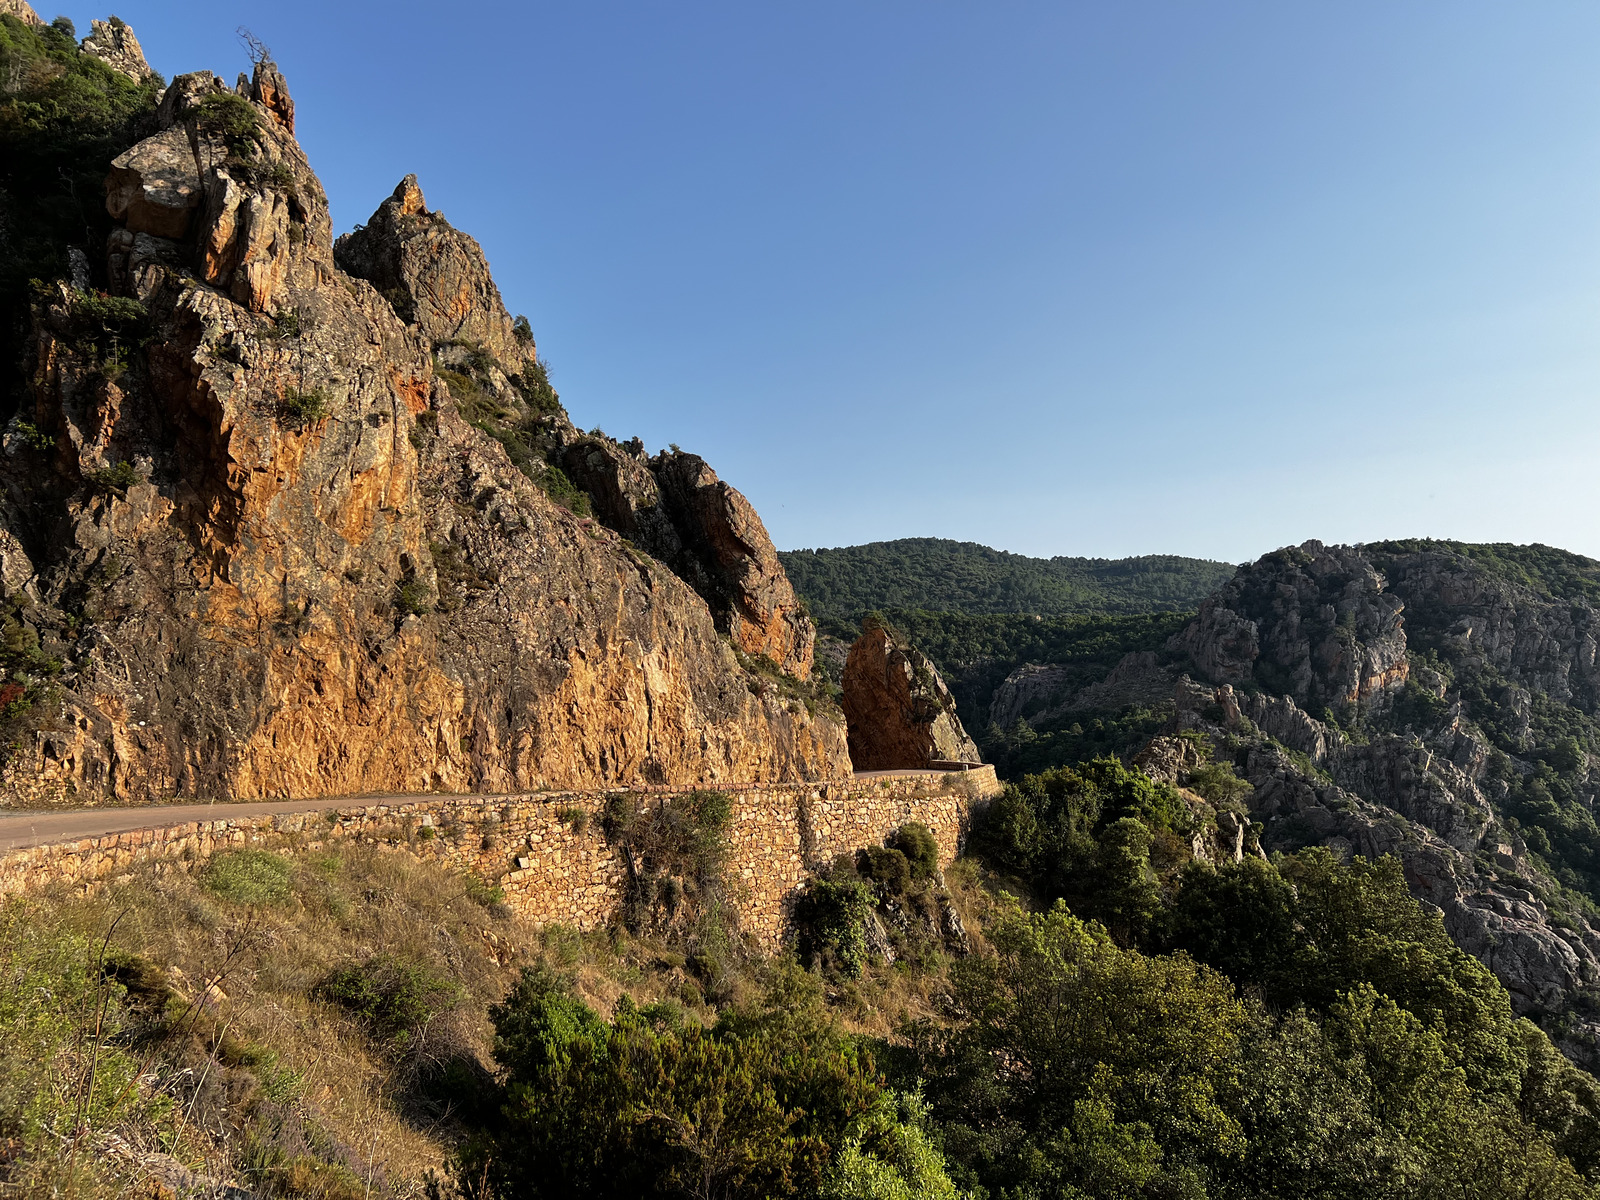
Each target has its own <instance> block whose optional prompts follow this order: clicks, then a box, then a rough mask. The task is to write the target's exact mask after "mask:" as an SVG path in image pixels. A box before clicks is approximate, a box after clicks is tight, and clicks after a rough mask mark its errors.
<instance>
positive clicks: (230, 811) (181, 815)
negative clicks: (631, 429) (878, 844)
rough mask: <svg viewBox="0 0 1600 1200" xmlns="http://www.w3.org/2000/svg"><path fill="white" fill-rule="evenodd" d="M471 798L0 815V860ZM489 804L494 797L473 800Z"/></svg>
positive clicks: (871, 775) (864, 774) (334, 799)
mask: <svg viewBox="0 0 1600 1200" xmlns="http://www.w3.org/2000/svg"><path fill="white" fill-rule="evenodd" d="M908 775H927V776H930V777H934V778H937V777H940V776H941V775H942V772H938V771H857V772H856V775H855V778H856V779H857V780H868V779H883V778H897V777H904V776H908ZM469 798H473V797H468V796H449V795H440V794H437V793H432V794H423V795H390V796H324V797H318V798H314V799H309V800H251V801H244V802H241V803H212V804H153V805H150V806H149V807H146V808H81V809H73V810H70V811H50V810H39V811H32V810H30V811H28V812H14V813H4V814H0V854H6V853H9V852H10V851H12V850H26V849H27V848H28V847H30V846H49V845H54V844H57V843H60V842H76V841H81V840H82V839H84V838H97V837H104V836H106V835H107V834H109V833H127V832H129V831H130V830H135V829H165V828H167V827H168V826H172V825H185V824H188V823H189V822H190V821H236V820H239V819H240V818H243V817H271V816H277V815H279V814H281V813H316V812H327V811H328V810H329V809H330V808H361V807H366V806H368V805H374V804H415V803H417V802H419V801H429V800H432V801H441V802H442V801H449V800H465V799H469ZM476 798H479V799H486V800H487V799H493V798H494V797H490V796H484V797H476Z"/></svg>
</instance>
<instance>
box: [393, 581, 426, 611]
mask: <svg viewBox="0 0 1600 1200" xmlns="http://www.w3.org/2000/svg"><path fill="white" fill-rule="evenodd" d="M394 606H395V607H396V608H398V609H399V610H400V611H401V612H403V613H409V614H411V615H412V616H417V617H421V616H425V615H427V614H428V613H430V612H432V611H433V593H432V591H431V590H429V588H428V585H427V584H425V583H423V582H422V581H421V580H420V579H412V580H409V581H408V582H406V583H402V584H401V585H400V586H399V588H397V589H396V590H395V595H394Z"/></svg>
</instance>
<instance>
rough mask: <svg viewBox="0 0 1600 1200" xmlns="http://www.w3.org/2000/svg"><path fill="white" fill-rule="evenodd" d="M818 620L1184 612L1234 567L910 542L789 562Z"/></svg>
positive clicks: (787, 556)
mask: <svg viewBox="0 0 1600 1200" xmlns="http://www.w3.org/2000/svg"><path fill="white" fill-rule="evenodd" d="M779 557H780V558H781V559H782V560H783V568H784V570H785V571H786V572H788V575H789V579H790V581H791V582H792V583H793V584H794V586H795V590H796V591H797V592H799V593H800V596H801V598H802V599H803V600H805V602H806V604H807V605H808V606H809V608H810V609H811V613H812V615H813V616H814V617H816V618H818V619H819V620H821V619H830V620H836V621H845V622H848V623H851V624H853V623H854V622H855V621H857V620H859V619H860V617H861V616H862V614H864V613H867V612H870V611H872V610H874V609H889V608H902V609H928V610H931V611H935V612H950V613H967V614H981V613H1032V614H1039V615H1043V616H1059V615H1063V614H1069V613H1145V612H1183V611H1187V610H1190V609H1193V608H1195V607H1196V606H1197V605H1198V604H1199V603H1200V601H1201V600H1202V599H1203V598H1204V597H1205V596H1206V595H1207V594H1208V593H1210V592H1211V591H1213V590H1214V589H1216V588H1217V587H1219V586H1220V585H1221V584H1223V583H1224V582H1226V581H1227V580H1228V579H1229V578H1230V577H1231V576H1232V575H1233V571H1234V568H1233V567H1232V566H1230V565H1229V564H1227V563H1215V562H1209V561H1207V560H1205V559H1198V558H1180V557H1178V556H1176V555H1170V554H1150V555H1144V556H1142V557H1140V558H1121V559H1106V558H1029V557H1027V556H1026V555H1022V554H1011V553H1008V552H1006V551H1004V550H991V549H989V548H988V547H987V546H980V545H977V544H976V543H974V542H952V541H947V540H945V539H943V538H901V539H900V540H898V541H893V542H872V543H870V544H868V545H865V546H844V547H839V548H837V549H831V550H790V551H786V552H784V553H783V554H781V555H779Z"/></svg>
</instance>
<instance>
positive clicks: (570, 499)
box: [539, 466, 592, 517]
mask: <svg viewBox="0 0 1600 1200" xmlns="http://www.w3.org/2000/svg"><path fill="white" fill-rule="evenodd" d="M539 486H540V487H542V488H544V494H545V495H547V496H549V497H550V499H552V500H554V501H555V502H556V503H557V504H559V505H561V507H562V508H564V509H566V510H567V511H568V512H570V513H572V515H573V516H576V517H587V516H589V515H590V513H591V511H592V510H591V509H590V506H589V493H588V492H586V491H584V490H583V489H582V488H581V487H579V486H578V485H577V484H575V483H573V482H572V480H571V478H569V477H568V475H567V473H566V472H565V471H563V470H562V469H561V468H560V467H557V466H547V467H545V469H544V471H543V472H542V473H541V474H540V476H539Z"/></svg>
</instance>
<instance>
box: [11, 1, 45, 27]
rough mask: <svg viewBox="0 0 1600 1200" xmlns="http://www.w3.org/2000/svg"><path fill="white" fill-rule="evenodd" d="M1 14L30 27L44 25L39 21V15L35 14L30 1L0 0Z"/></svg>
mask: <svg viewBox="0 0 1600 1200" xmlns="http://www.w3.org/2000/svg"><path fill="white" fill-rule="evenodd" d="M0 14H3V15H4V16H8V17H16V18H17V20H19V21H23V22H26V23H27V24H29V25H43V24H44V22H43V21H41V20H40V19H39V14H38V13H36V12H34V11H33V8H32V6H30V5H29V4H28V0H0Z"/></svg>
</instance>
